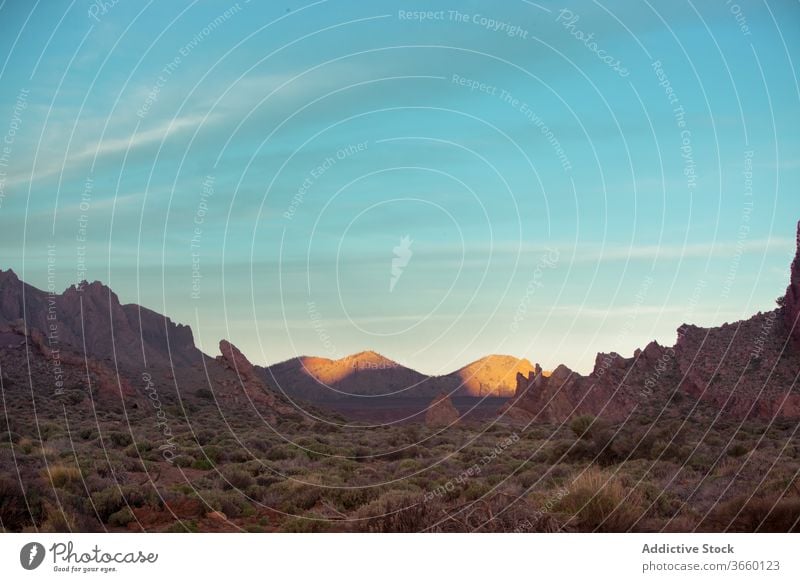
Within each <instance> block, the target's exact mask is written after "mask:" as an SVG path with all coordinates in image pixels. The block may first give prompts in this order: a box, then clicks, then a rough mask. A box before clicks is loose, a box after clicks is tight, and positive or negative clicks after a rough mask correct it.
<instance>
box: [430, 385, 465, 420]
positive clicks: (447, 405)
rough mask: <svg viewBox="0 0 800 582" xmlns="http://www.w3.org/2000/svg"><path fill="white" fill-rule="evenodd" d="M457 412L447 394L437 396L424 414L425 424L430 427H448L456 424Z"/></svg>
mask: <svg viewBox="0 0 800 582" xmlns="http://www.w3.org/2000/svg"><path fill="white" fill-rule="evenodd" d="M459 416H460V415H459V414H458V410H456V407H455V406H453V402H452V401H451V400H450V397H449V396H448V395H447V394H444V393H442V394H439V396H437V397H436V398H434V399H433V402H431V403H430V406H428V411H427V412H426V413H425V424H426V425H427V426H430V427H442V426H450V425H452V424H455V423H457V422H458V419H459Z"/></svg>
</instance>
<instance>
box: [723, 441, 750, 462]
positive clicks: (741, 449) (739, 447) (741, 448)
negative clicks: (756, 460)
mask: <svg viewBox="0 0 800 582" xmlns="http://www.w3.org/2000/svg"><path fill="white" fill-rule="evenodd" d="M748 452H750V449H748V448H747V447H746V446H745V445H743V444H741V443H736V444H735V445H732V446H731V447H729V448H728V455H730V456H731V457H734V458H735V457H742V456H744V455H746V454H747V453H748Z"/></svg>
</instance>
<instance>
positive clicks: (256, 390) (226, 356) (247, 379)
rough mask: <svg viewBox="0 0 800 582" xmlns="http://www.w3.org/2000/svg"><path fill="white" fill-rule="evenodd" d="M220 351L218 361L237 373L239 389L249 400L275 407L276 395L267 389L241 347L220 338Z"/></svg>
mask: <svg viewBox="0 0 800 582" xmlns="http://www.w3.org/2000/svg"><path fill="white" fill-rule="evenodd" d="M219 351H220V353H221V354H222V355H220V356H218V357H217V361H218V362H219V363H220V364H222V366H223V367H225V368H227V369H229V370H233V371H234V372H235V373H236V376H237V377H238V385H239V389H240V391H241V392H242V393H243V394H244V396H245V397H246V398H247V400H249V401H250V402H252V403H257V404H266V405H267V406H269V407H274V406H275V401H276V399H275V395H274V394H273V393H272V392H271V391H270V390H268V389H267V387H266V386H265V384H264V382H263V381H262V380H261V377H260V375H259V374H258V373H257V372H256V370H255V367H254V366H253V364H251V363H250V360H248V359H247V358H246V357H245V355H244V354H243V353H242V352H241V351H239V348H237V347H236V346H235V345H233V344H232V343H230V342H229V341H227V340H220V342H219ZM228 384H229V383H228Z"/></svg>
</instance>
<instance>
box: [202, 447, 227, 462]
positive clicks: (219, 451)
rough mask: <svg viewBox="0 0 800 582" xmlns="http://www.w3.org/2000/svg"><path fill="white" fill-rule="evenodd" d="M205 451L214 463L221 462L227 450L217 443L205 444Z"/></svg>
mask: <svg viewBox="0 0 800 582" xmlns="http://www.w3.org/2000/svg"><path fill="white" fill-rule="evenodd" d="M203 452H204V453H205V456H206V457H208V460H209V461H211V462H212V463H219V462H220V461H222V460H223V458H224V456H225V450H224V449H223V448H222V447H219V446H217V445H205V446H204V447H203Z"/></svg>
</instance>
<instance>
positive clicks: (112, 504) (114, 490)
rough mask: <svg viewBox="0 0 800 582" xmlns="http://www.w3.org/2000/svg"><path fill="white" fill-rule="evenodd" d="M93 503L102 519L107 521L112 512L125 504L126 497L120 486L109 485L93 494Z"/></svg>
mask: <svg viewBox="0 0 800 582" xmlns="http://www.w3.org/2000/svg"><path fill="white" fill-rule="evenodd" d="M92 505H93V506H94V509H95V511H97V515H98V516H99V517H100V520H101V521H103V522H106V521H108V519H109V516H110V515H111V514H112V513H116V512H118V511H119V510H120V509H122V508H123V507H124V506H125V499H124V498H123V497H122V492H121V491H120V489H119V487H107V488H106V489H103V490H102V491H97V492H95V493H93V494H92Z"/></svg>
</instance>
